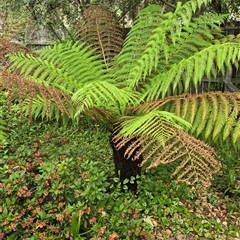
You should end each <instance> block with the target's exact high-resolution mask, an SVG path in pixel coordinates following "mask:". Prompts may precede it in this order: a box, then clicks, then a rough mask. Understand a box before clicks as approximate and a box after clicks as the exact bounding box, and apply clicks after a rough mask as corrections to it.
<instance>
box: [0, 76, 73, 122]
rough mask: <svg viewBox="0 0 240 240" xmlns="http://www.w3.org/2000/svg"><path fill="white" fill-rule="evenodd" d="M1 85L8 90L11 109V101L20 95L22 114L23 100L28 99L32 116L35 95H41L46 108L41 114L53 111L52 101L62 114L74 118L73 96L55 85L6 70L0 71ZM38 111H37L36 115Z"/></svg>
mask: <svg viewBox="0 0 240 240" xmlns="http://www.w3.org/2000/svg"><path fill="white" fill-rule="evenodd" d="M0 86H1V87H2V88H4V89H6V90H7V91H8V104H9V110H10V105H11V101H12V100H13V99H14V98H16V97H18V99H19V105H20V112H21V114H22V109H23V102H24V101H25V99H28V106H27V108H26V105H24V106H25V110H27V115H28V116H29V117H30V118H31V117H32V110H33V109H32V105H33V101H35V100H34V99H35V97H37V96H41V97H42V101H44V105H45V109H44V111H43V112H41V113H40V111H39V115H42V114H45V116H46V117H48V116H49V114H50V113H51V105H52V102H54V104H56V106H57V107H58V109H59V110H60V112H61V113H62V114H66V116H68V117H69V118H70V119H71V118H73V112H74V106H73V104H72V102H71V101H70V100H71V96H69V95H66V94H65V93H64V92H62V91H60V90H57V89H56V88H54V87H50V86H46V85H44V84H41V83H36V82H33V81H29V80H26V79H24V78H23V77H21V76H19V75H14V74H10V73H6V72H0ZM36 114H37V113H36V112H35V114H34V115H35V117H37V115H36Z"/></svg>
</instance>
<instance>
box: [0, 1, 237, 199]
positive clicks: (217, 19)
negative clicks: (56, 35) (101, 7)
mask: <svg viewBox="0 0 240 240" xmlns="http://www.w3.org/2000/svg"><path fill="white" fill-rule="evenodd" d="M209 2H210V1H208V0H205V1H202V0H191V1H187V2H186V3H185V4H183V5H182V4H181V3H178V4H177V7H176V10H175V12H173V13H171V12H169V13H164V12H163V9H162V8H161V7H159V6H157V5H150V6H149V7H147V8H146V9H144V10H143V11H142V12H141V13H140V14H139V16H138V18H137V20H136V22H135V24H134V26H133V28H132V29H131V31H130V33H129V35H128V37H127V38H126V41H125V43H124V44H123V48H122V50H121V52H120V53H119V55H118V56H117V57H116V60H115V62H114V61H113V62H111V65H106V64H105V63H106V61H105V62H104V57H103V59H101V57H99V56H100V55H99V52H96V51H97V50H96V51H95V50H94V48H93V47H91V46H88V45H87V44H86V43H81V42H78V43H72V42H64V43H59V44H57V45H55V46H53V47H48V48H45V49H44V50H42V51H41V52H39V53H38V55H23V54H18V55H14V56H11V57H10V58H11V60H12V61H13V65H12V68H14V70H15V69H16V68H17V69H20V71H22V72H21V76H17V75H14V74H10V73H3V74H2V77H1V78H0V79H1V85H2V86H3V87H4V88H6V89H8V90H9V99H10V101H11V97H13V96H16V95H18V96H19V99H20V104H22V105H24V107H25V108H26V109H28V114H30V115H33V116H34V117H37V116H41V117H43V116H50V117H52V116H54V115H56V118H57V119H58V118H59V114H60V112H61V113H63V114H64V116H68V117H69V118H73V117H74V118H75V119H76V120H77V121H78V119H79V117H85V116H86V117H89V118H91V119H93V120H99V119H100V120H101V121H105V122H108V123H110V124H108V125H110V128H112V127H114V128H115V131H114V134H115V135H114V137H113V140H112V142H113V143H114V144H115V145H114V147H116V149H120V150H121V149H126V151H125V158H126V159H131V160H133V161H134V160H135V161H136V159H138V160H139V159H140V156H142V155H143V156H144V159H143V162H142V164H146V166H147V167H149V168H151V167H157V166H158V165H160V164H167V163H170V162H172V161H178V163H179V166H178V167H177V169H176V171H175V173H174V175H175V176H176V177H177V179H178V180H179V181H182V182H185V183H187V184H192V185H193V186H194V187H197V189H202V190H203V191H204V193H205V194H206V188H207V187H208V186H209V185H210V182H211V179H212V175H213V174H214V173H216V172H217V171H218V170H219V168H220V164H219V163H218V162H217V161H216V157H215V153H214V150H213V148H211V147H210V146H209V145H207V144H206V143H204V142H202V141H200V140H199V139H202V140H204V141H208V142H209V143H212V144H214V143H216V142H217V141H218V140H219V139H221V141H222V142H224V141H227V140H228V139H230V140H231V141H232V143H233V144H234V145H237V144H238V143H239V138H240V131H239V129H240V124H239V120H238V121H236V120H237V117H238V114H239V112H240V109H239V98H240V96H239V93H237V92H236V93H220V92H210V93H203V94H194V95H190V94H183V93H184V92H188V91H189V88H190V85H194V86H195V87H197V86H198V85H199V84H200V83H201V82H202V79H203V76H207V77H208V78H209V79H211V78H215V77H216V76H217V74H219V73H221V74H222V75H224V74H225V72H230V71H231V68H232V65H236V66H237V65H238V63H239V58H240V54H239V52H240V51H239V50H240V41H239V40H240V39H239V37H233V36H226V37H222V35H221V31H220V28H219V26H218V25H219V24H220V23H221V22H223V20H224V17H225V16H221V15H220V16H216V15H213V14H206V15H203V16H196V17H193V16H194V14H195V13H196V11H197V9H199V8H200V7H202V6H204V5H205V4H207V3H209ZM86 36H87V35H86ZM97 39H98V41H100V40H101V38H100V37H98V38H97ZM99 44H100V45H98V46H100V47H97V49H98V51H99V49H101V48H102V46H101V41H100V43H99ZM226 69H227V70H226ZM177 93H178V94H179V95H178V96H176V94H177ZM172 95H174V96H172ZM26 99H27V100H26ZM44 105H45V106H44ZM56 108H58V110H59V111H56ZM190 126H191V127H190ZM197 138H199V139H197ZM134 154H135V156H133V155H134ZM136 162H137V161H136ZM199 185H200V187H199ZM205 196H206V195H205Z"/></svg>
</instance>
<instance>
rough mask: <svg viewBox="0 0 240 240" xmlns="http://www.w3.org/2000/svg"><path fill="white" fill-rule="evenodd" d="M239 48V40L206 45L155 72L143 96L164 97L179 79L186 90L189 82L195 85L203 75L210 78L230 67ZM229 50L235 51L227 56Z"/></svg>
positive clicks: (175, 85) (237, 58)
mask: <svg viewBox="0 0 240 240" xmlns="http://www.w3.org/2000/svg"><path fill="white" fill-rule="evenodd" d="M233 49H234V50H233ZM239 50H240V42H227V43H224V44H218V45H211V46H209V47H206V48H204V49H203V50H201V51H200V52H197V53H195V54H193V55H192V56H190V57H188V58H184V59H182V60H181V61H180V62H179V63H178V64H177V63H175V64H173V65H172V66H171V68H170V69H169V70H168V71H166V72H161V73H159V74H157V75H156V76H155V77H154V78H153V79H151V85H150V86H149V87H148V89H147V90H146V92H145V97H146V98H147V99H148V100H154V99H158V98H159V97H165V96H166V95H167V93H168V91H169V88H172V89H173V91H174V90H175V89H176V88H177V86H178V85H179V84H180V83H181V81H184V89H183V91H185V92H187V91H188V89H189V86H190V83H192V84H193V85H194V86H195V87H196V86H197V85H198V84H199V83H200V82H201V81H202V79H203V76H204V75H206V76H207V77H208V78H209V79H211V77H212V76H211V75H216V73H217V72H218V71H222V72H223V73H224V71H225V68H226V67H227V68H231V66H230V63H235V62H237V61H239V59H240V51H239ZM229 51H234V52H235V51H236V53H235V54H234V55H231V56H229V54H228V52H229ZM207 64H208V65H207ZM210 69H211V70H210ZM214 72H215V74H214ZM209 74H211V75H209ZM185 80H186V81H185Z"/></svg>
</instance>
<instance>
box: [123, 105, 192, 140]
mask: <svg viewBox="0 0 240 240" xmlns="http://www.w3.org/2000/svg"><path fill="white" fill-rule="evenodd" d="M120 122H121V131H120V133H121V134H123V136H124V137H128V136H132V135H134V136H145V137H148V138H150V139H157V140H158V142H159V143H160V144H161V145H165V141H166V139H167V138H168V137H169V136H170V135H172V134H173V132H172V131H170V132H168V131H167V129H166V128H165V126H166V125H168V124H169V125H171V126H174V127H175V128H178V129H189V128H190V127H191V125H190V124H189V123H188V122H187V121H184V120H183V119H182V118H180V117H178V116H177V115H175V114H173V113H170V112H166V111H159V110H155V111H150V112H149V113H147V114H145V115H139V116H134V117H123V118H121V119H120Z"/></svg>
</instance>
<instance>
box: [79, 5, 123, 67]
mask: <svg viewBox="0 0 240 240" xmlns="http://www.w3.org/2000/svg"><path fill="white" fill-rule="evenodd" d="M77 36H78V38H79V39H80V40H81V41H82V42H86V43H88V44H90V45H92V46H93V48H96V49H97V50H98V53H99V54H100V55H102V57H103V59H104V61H105V64H106V65H108V63H109V62H110V61H111V60H113V58H114V57H115V56H116V55H117V54H118V53H119V52H120V51H121V48H122V44H123V39H122V29H121V26H120V24H119V22H118V20H117V19H116V17H115V16H114V14H113V13H112V12H111V11H110V10H108V9H106V8H103V7H100V6H95V5H94V6H90V7H89V8H88V9H86V10H85V11H84V12H83V16H82V19H81V23H80V27H79V31H78V33H77Z"/></svg>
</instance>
